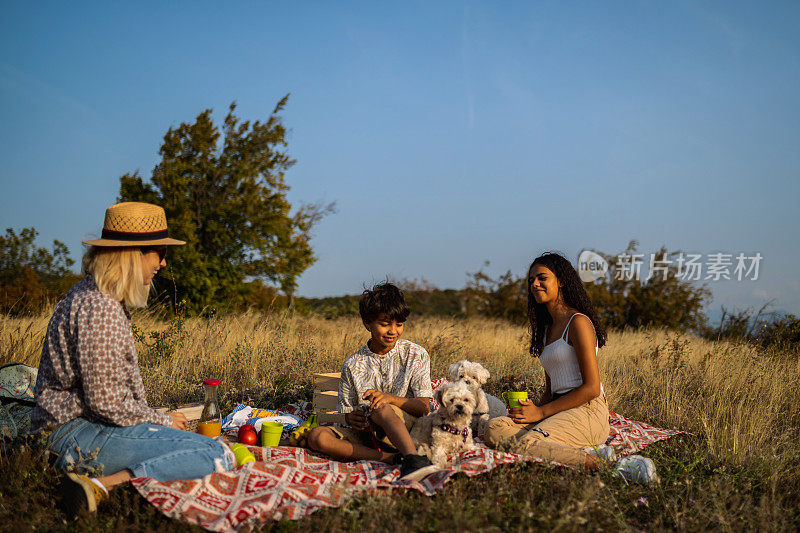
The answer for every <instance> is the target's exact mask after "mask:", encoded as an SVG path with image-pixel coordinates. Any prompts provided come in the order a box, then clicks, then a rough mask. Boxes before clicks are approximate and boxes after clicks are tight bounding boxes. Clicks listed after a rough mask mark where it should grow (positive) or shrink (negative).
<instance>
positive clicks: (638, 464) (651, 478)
mask: <svg viewBox="0 0 800 533" xmlns="http://www.w3.org/2000/svg"><path fill="white" fill-rule="evenodd" d="M614 468H615V469H616V471H617V472H619V475H620V476H622V479H624V480H625V481H626V482H627V481H633V482H634V483H641V484H643V485H647V484H649V483H658V482H659V481H660V479H659V477H658V474H656V465H655V463H654V462H653V460H652V459H650V458H649V457H642V456H641V455H629V456H627V457H623V458H622V459H620V460H619V461H617V466H616V467H614Z"/></svg>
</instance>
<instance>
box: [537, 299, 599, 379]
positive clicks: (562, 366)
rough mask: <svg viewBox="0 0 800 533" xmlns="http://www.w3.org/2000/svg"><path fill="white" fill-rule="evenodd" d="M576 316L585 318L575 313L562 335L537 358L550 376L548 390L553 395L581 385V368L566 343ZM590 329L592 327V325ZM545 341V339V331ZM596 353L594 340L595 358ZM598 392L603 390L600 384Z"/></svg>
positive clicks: (573, 349) (573, 351) (576, 356)
mask: <svg viewBox="0 0 800 533" xmlns="http://www.w3.org/2000/svg"><path fill="white" fill-rule="evenodd" d="M576 315H583V316H586V315H584V314H583V313H575V314H574V315H572V316H571V317H569V322H567V327H565V328H564V334H563V335H561V337H559V338H558V339H557V340H555V341H553V342H551V343H550V344H548V345H547V346H545V347H544V348H542V354H541V355H540V356H539V360H540V361H541V362H542V366H543V367H544V371H545V372H547V375H548V376H550V390H551V392H553V393H554V394H564V393H566V392H569V391H571V390H572V389H574V388H575V387H580V386H581V385H583V375H582V374H581V367H580V365H578V355H577V354H576V353H575V348H573V347H572V346H570V345H569V343H568V342H567V339H568V338H569V325H570V324H571V323H572V319H573V318H575V316H576ZM586 318H589V317H586ZM592 327H594V324H593V325H592ZM545 339H547V330H545ZM597 351H598V347H597V341H596V340H595V345H594V354H595V357H596V356H597ZM600 390H601V391H602V390H603V385H602V384H601V385H600Z"/></svg>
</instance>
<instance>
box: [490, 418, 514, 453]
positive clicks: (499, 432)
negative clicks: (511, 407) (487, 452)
mask: <svg viewBox="0 0 800 533" xmlns="http://www.w3.org/2000/svg"><path fill="white" fill-rule="evenodd" d="M515 425H516V424H514V421H513V420H511V418H509V417H507V416H500V417H497V418H492V419H491V420H489V422H488V423H487V424H486V431H485V433H484V435H483V440H484V442H486V445H487V446H489V447H491V448H495V447H497V445H498V444H500V442H502V441H503V440H504V439H506V438H508V437H509V436H511V435H510V433H511V429H512V427H513V426H515Z"/></svg>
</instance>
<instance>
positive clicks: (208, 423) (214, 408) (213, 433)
mask: <svg viewBox="0 0 800 533" xmlns="http://www.w3.org/2000/svg"><path fill="white" fill-rule="evenodd" d="M220 383H222V382H221V381H220V380H218V379H214V378H209V379H206V380H204V381H203V387H204V388H205V391H206V399H205V401H204V402H203V413H202V414H201V415H200V420H199V421H198V422H197V432H198V433H200V434H201V435H205V436H206V437H212V438H213V437H219V436H220V435H221V434H222V420H221V418H220V410H219V399H218V393H217V388H218V387H219V384H220Z"/></svg>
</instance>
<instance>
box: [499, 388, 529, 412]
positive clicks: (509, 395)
mask: <svg viewBox="0 0 800 533" xmlns="http://www.w3.org/2000/svg"><path fill="white" fill-rule="evenodd" d="M500 397H501V398H503V400H505V402H506V405H508V408H509V409H511V408H512V407H519V406H520V404H519V401H520V400H527V399H528V393H527V392H504V393H503V394H501V395H500Z"/></svg>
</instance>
